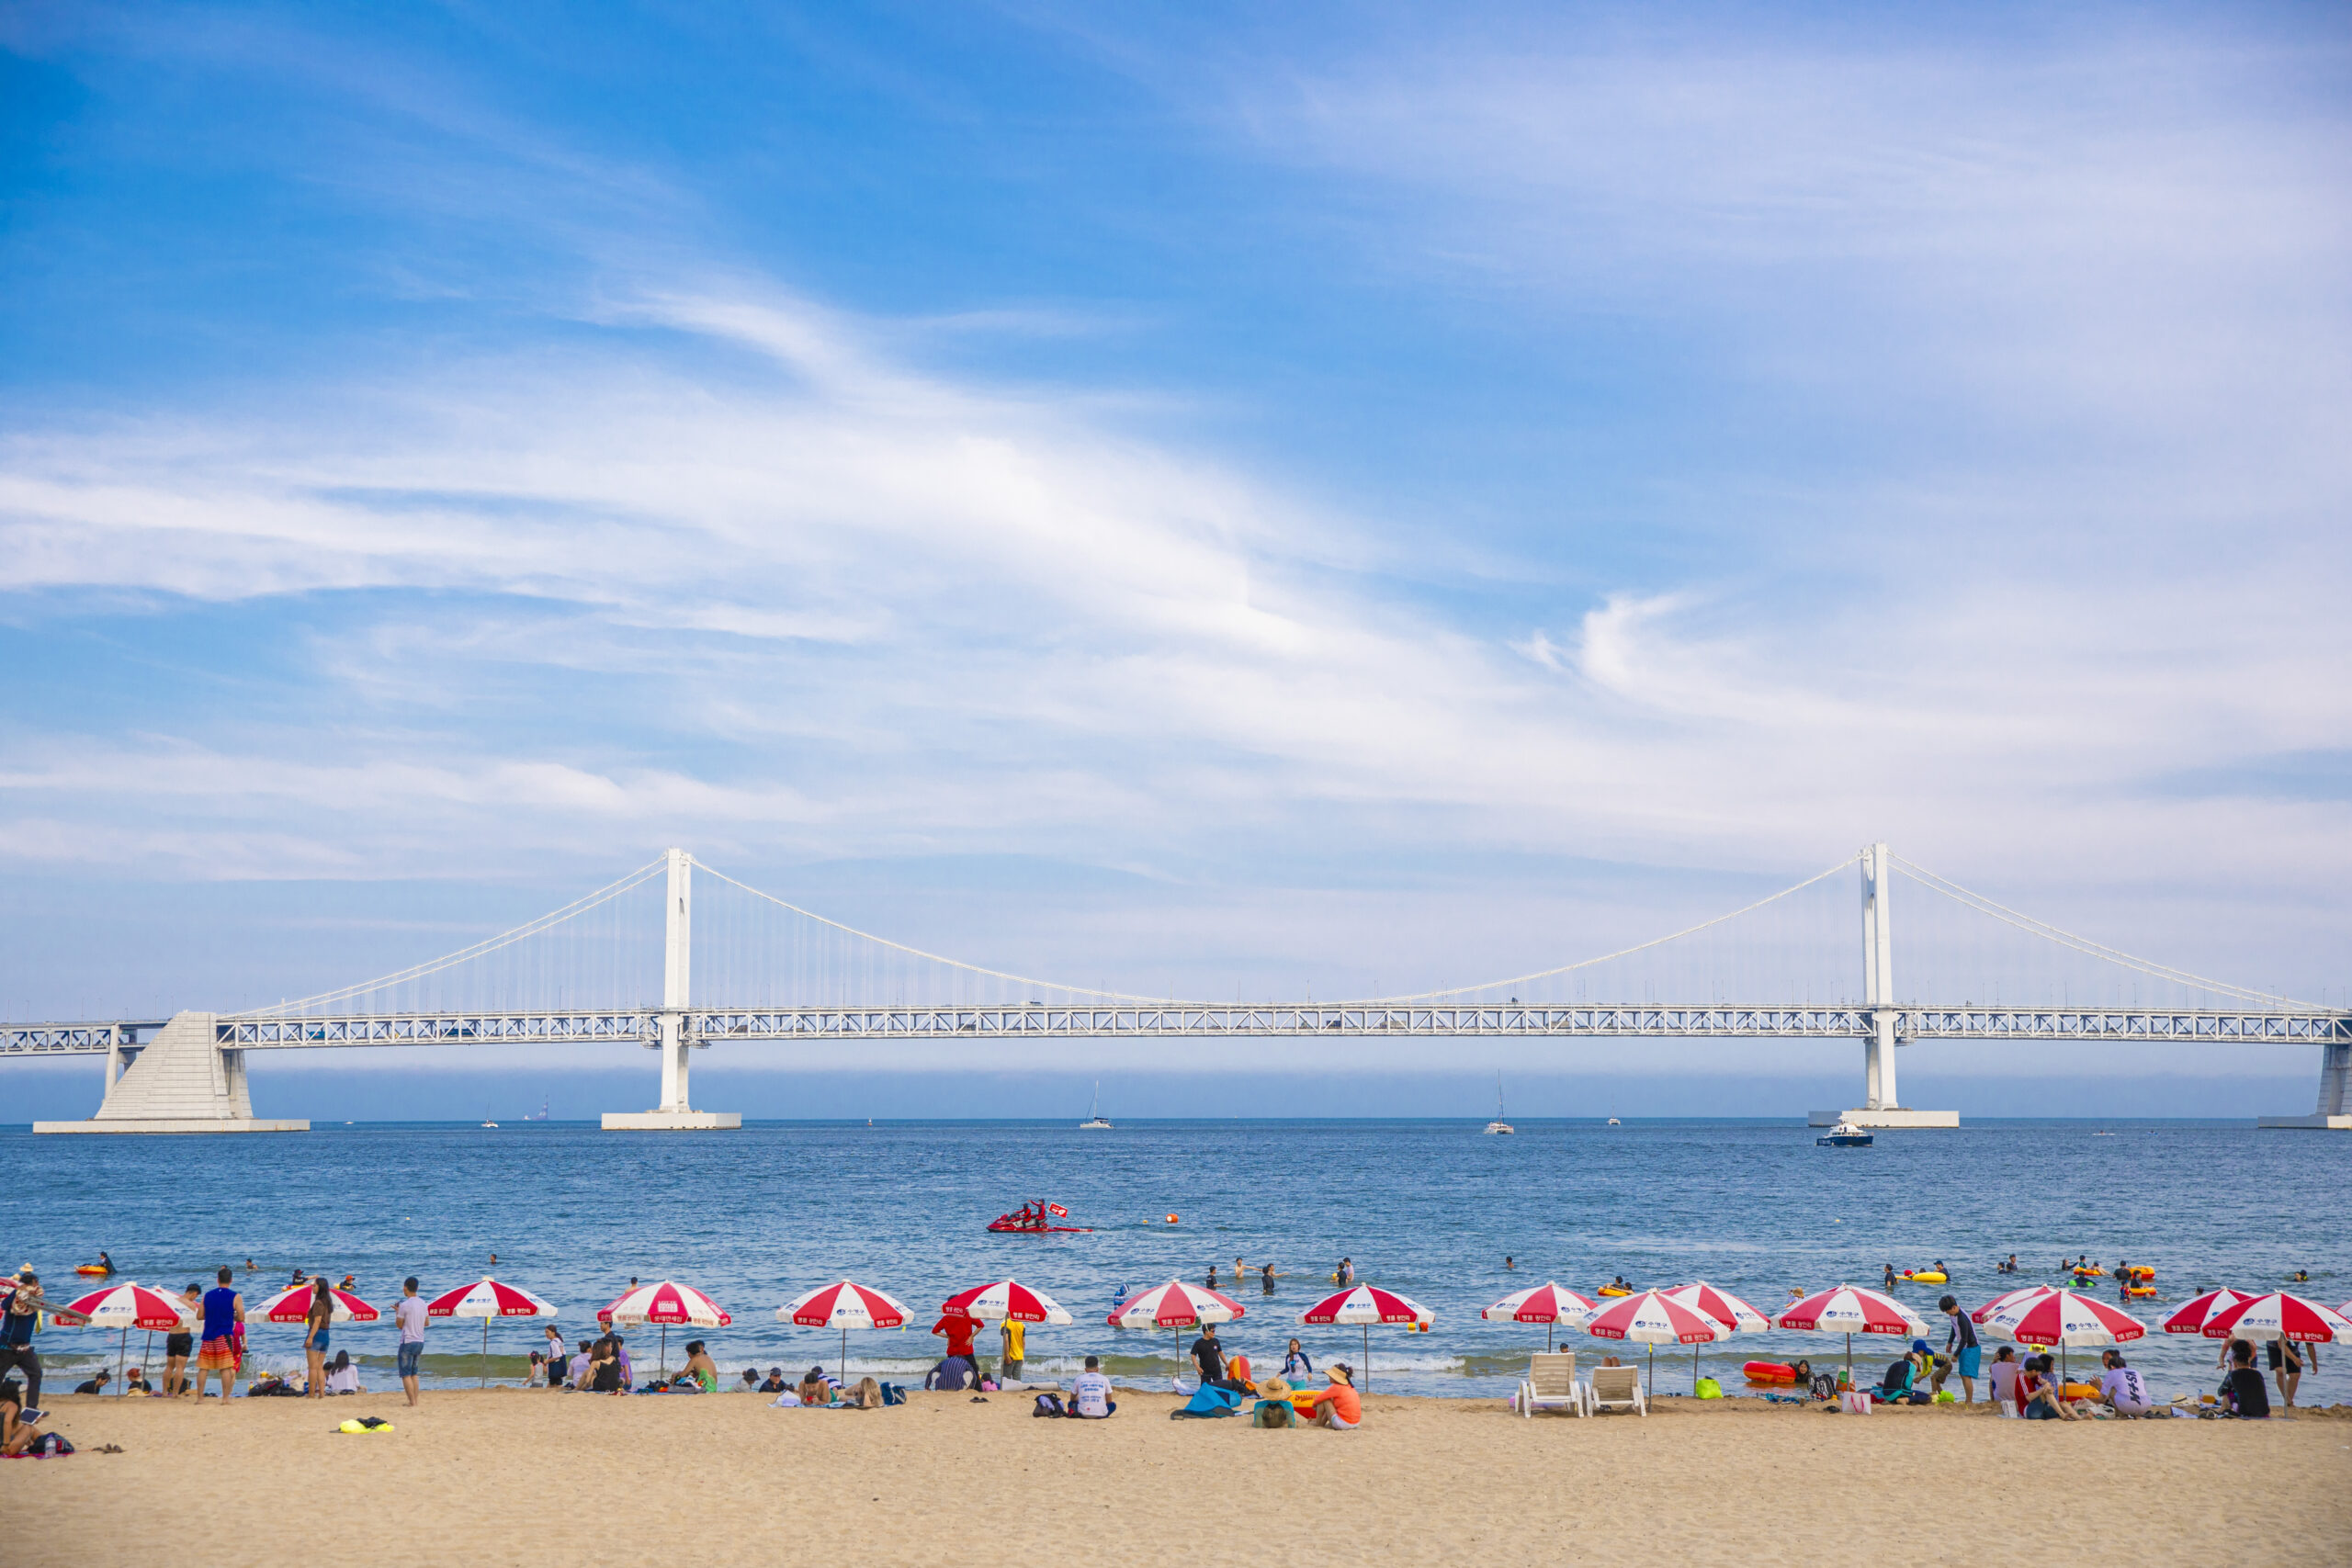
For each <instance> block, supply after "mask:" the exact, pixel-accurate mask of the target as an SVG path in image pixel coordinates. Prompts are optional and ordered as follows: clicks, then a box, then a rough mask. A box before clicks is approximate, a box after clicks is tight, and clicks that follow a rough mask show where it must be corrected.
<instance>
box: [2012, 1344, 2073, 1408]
mask: <svg viewBox="0 0 2352 1568" xmlns="http://www.w3.org/2000/svg"><path fill="white" fill-rule="evenodd" d="M2053 1368H2054V1363H2053V1362H2052V1359H2051V1358H2050V1357H2048V1356H2036V1357H2034V1358H2033V1359H2031V1360H2030V1361H2028V1362H2027V1363H2026V1364H2025V1371H2022V1372H2019V1373H2018V1404H2019V1406H2021V1409H2020V1410H2019V1414H2020V1415H2022V1416H2025V1418H2026V1419H2027V1420H2029V1421H2072V1420H2073V1419H2075V1413H2074V1412H2073V1411H2071V1410H2069V1409H2067V1408H2066V1401H2065V1399H2064V1396H2063V1395H2061V1394H2060V1393H2059V1392H2058V1379H2057V1377H2056V1375H2055V1372H2054V1371H2053Z"/></svg>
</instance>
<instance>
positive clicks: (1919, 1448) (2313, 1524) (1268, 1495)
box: [0, 1389, 2352, 1568]
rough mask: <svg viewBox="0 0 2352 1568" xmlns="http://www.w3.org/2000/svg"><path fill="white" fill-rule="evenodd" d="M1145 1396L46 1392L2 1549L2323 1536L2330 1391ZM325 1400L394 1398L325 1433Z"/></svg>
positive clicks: (1375, 1553)
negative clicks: (2157, 1408)
mask: <svg viewBox="0 0 2352 1568" xmlns="http://www.w3.org/2000/svg"><path fill="white" fill-rule="evenodd" d="M1177 1403H1178V1402H1177V1401H1176V1400H1175V1399H1173V1398H1172V1397H1170V1396H1169V1395H1165V1394H1157V1395H1155V1394H1143V1393H1132V1392H1129V1391H1122V1393H1121V1397H1120V1409H1119V1414H1118V1415H1117V1416H1114V1417H1113V1418H1112V1419H1111V1420H1109V1421H1104V1422H1077V1421H1040V1420H1035V1419H1032V1418H1031V1416H1029V1413H1028V1412H1029V1408H1030V1401H1029V1399H1028V1398H1027V1397H1026V1396H1025V1395H1022V1394H1018V1393H1011V1394H997V1395H995V1396H993V1397H991V1398H990V1400H989V1403H987V1404H972V1403H970V1402H969V1397H968V1396H967V1395H950V1394H922V1393H918V1394H915V1395H913V1396H911V1398H910V1403H909V1404H906V1405H905V1406H902V1407H899V1408H896V1409H890V1410H883V1411H871V1412H841V1411H793V1410H775V1409H771V1408H769V1407H768V1405H767V1403H766V1401H765V1400H763V1399H762V1398H760V1397H758V1396H756V1395H750V1394H734V1393H722V1394H713V1395H707V1396H704V1397H700V1398H628V1399H616V1398H611V1397H601V1398H600V1397H597V1396H594V1395H586V1394H572V1393H545V1392H529V1391H524V1390H518V1389H492V1390H488V1391H485V1392H480V1393H476V1392H470V1391H469V1392H449V1393H442V1392H435V1393H427V1394H426V1396H425V1400H424V1404H423V1405H421V1406H420V1407H419V1408H417V1409H416V1410H414V1411H410V1410H408V1409H406V1408H405V1407H404V1406H403V1405H402V1404H401V1399H400V1396H399V1395H398V1394H362V1395H357V1396H353V1397H346V1398H342V1399H334V1400H329V1401H325V1402H322V1403H319V1402H311V1401H306V1400H291V1399H286V1400H250V1401H247V1400H240V1401H237V1402H236V1403H235V1404H233V1405H232V1407H230V1408H227V1409H223V1408H221V1407H220V1404H218V1403H217V1402H214V1403H212V1404H208V1405H206V1406H204V1407H202V1408H198V1407H197V1406H195V1405H192V1404H188V1403H187V1402H185V1401H182V1402H178V1403H164V1402H161V1401H152V1400H135V1399H132V1400H115V1399H99V1398H90V1397H66V1398H59V1399H54V1400H52V1401H51V1408H52V1409H53V1410H54V1411H55V1413H56V1414H55V1416H53V1417H52V1425H53V1426H54V1427H55V1428H56V1429H57V1430H59V1431H62V1432H63V1433H65V1434H66V1435H67V1436H68V1437H70V1438H72V1439H73V1440H74V1442H75V1443H76V1444H77V1445H79V1446H80V1448H81V1450H82V1451H81V1452H80V1453H79V1454H76V1455H75V1456H74V1457H73V1458H71V1459H65V1460H56V1461H10V1462H8V1463H6V1464H5V1465H0V1528H5V1529H6V1536H7V1558H8V1560H9V1562H12V1563H17V1564H49V1563H59V1564H66V1563H71V1564H75V1565H78V1568H88V1565H90V1564H115V1563H135V1562H177V1563H187V1564H192V1565H204V1568H209V1565H212V1564H229V1563H234V1564H243V1563H253V1564H276V1563H285V1564H288V1565H293V1564H302V1565H305V1568H314V1565H315V1564H317V1563H319V1562H323V1561H342V1560H356V1561H364V1562H369V1563H419V1564H422V1563H435V1564H446V1563H452V1562H481V1563H507V1564H519V1565H526V1568H531V1565H537V1564H548V1565H549V1568H553V1565H557V1564H572V1563H628V1564H639V1563H643V1562H661V1561H672V1562H685V1563H713V1564H733V1563H739V1562H741V1563H746V1564H749V1563H763V1562H776V1561H785V1562H801V1561H812V1560H814V1559H815V1558H817V1557H818V1556H819V1555H820V1553H821V1554H827V1555H833V1556H840V1555H843V1554H850V1553H865V1552H872V1551H878V1552H880V1553H882V1554H884V1555H883V1556H881V1557H880V1558H877V1559H876V1560H877V1561H887V1562H913V1563H922V1564H926V1565H928V1564H935V1563H951V1564H952V1563H967V1562H969V1563H983V1562H985V1563H990V1564H1001V1563H1003V1562H1007V1561H1038V1560H1044V1561H1053V1562H1115V1563H1125V1562H1141V1561H1144V1559H1145V1554H1146V1553H1147V1552H1149V1553H1153V1554H1155V1555H1158V1556H1159V1557H1161V1558H1162V1559H1163V1560H1169V1561H1182V1562H1203V1563H1225V1562H1249V1563H1254V1564H1261V1565H1262V1564H1263V1563H1265V1562H1268V1561H1270V1560H1279V1559H1282V1558H1286V1557H1292V1556H1295V1555H1300V1554H1311V1555H1313V1556H1316V1557H1318V1558H1322V1559H1325V1560H1336V1559H1340V1558H1357V1559H1361V1560H1363V1561H1365V1562H1494V1563H1520V1562H1527V1563H1536V1562H1588V1561H1589V1562H1599V1561H1602V1560H1610V1561H1614V1562H1624V1561H1627V1560H1630V1559H1633V1558H1643V1559H1656V1560H1660V1561H1668V1562H1674V1561H1680V1562H1701V1563H1735V1562H1736V1563H1780V1562H1788V1563H1797V1562H1805V1563H1818V1562H1823V1561H1826V1560H1828V1559H1830V1558H1832V1557H1835V1556H1838V1555H1840V1554H1841V1553H1850V1552H1852V1551H1863V1552H1866V1553H1868V1554H1869V1555H1871V1556H1873V1557H1877V1556H1886V1557H1891V1558H1894V1559H1899V1560H1900V1561H1903V1562H1906V1563H1987V1562H1990V1563H2002V1562H2047V1561H2049V1560H2051V1559H2052V1557H2053V1556H2054V1557H2056V1558H2059V1559H2062V1560H2064V1561H2066V1562H2076V1563H2081V1562H2089V1563H2106V1562H2116V1563H2122V1562H2130V1563H2132V1564H2134V1565H2135V1568H2143V1565H2144V1564H2146V1563H2149V1562H2200V1563H2234V1562H2249V1563H2251V1562H2262V1563H2273V1564H2299V1563H2312V1564H2319V1563H2327V1564H2339V1563H2342V1562H2346V1560H2347V1559H2352V1407H2338V1408H2336V1409H2335V1410H2332V1411H2312V1412H2305V1413H2299V1416H2298V1418H2296V1419H2292V1420H2279V1421H2272V1422H2269V1423H2267V1424H2263V1425H2256V1424H2254V1423H2250V1422H2249V1423H2245V1424H2239V1423H2235V1422H2214V1421H2177V1420H2168V1421H2144V1422H2120V1421H2109V1422H2098V1423H2092V1422H2082V1423H2076V1424H2071V1425H2066V1424H2059V1423H2050V1422H2033V1423H2024V1422H2016V1421H2003V1420H1999V1419H1997V1418H1996V1417H1994V1416H1992V1414H1991V1412H1990V1410H1989V1409H1988V1408H1986V1407H1985V1406H1981V1405H1980V1406H1978V1407H1977V1408H1976V1409H1975V1410H1974V1411H1973V1412H1972V1411H1963V1410H1960V1409H1956V1408H1949V1407H1948V1408H1941V1409H1928V1410H1910V1409H1905V1410H1882V1411H1879V1412H1877V1413H1875V1414H1874V1415H1871V1416H1866V1417H1857V1416H1826V1415H1822V1414H1819V1413H1816V1412H1814V1411H1810V1410H1799V1409H1792V1408H1787V1407H1775V1406H1771V1405H1767V1404H1762V1403H1761V1402H1758V1401H1747V1400H1741V1401H1726V1402H1724V1403H1721V1404H1715V1403H1712V1402H1711V1403H1709V1404H1704V1405H1701V1404H1692V1403H1691V1402H1689V1401H1680V1400H1673V1401H1667V1402H1665V1403H1664V1404H1663V1405H1662V1407H1661V1408H1660V1409H1659V1410H1658V1411H1657V1413H1656V1414H1654V1415H1652V1416H1649V1417H1648V1418H1646V1419H1639V1418H1635V1417H1633V1416H1605V1417H1601V1418H1600V1419H1594V1420H1577V1419H1574V1418H1571V1417H1567V1416H1544V1417H1540V1418H1538V1419H1536V1420H1534V1421H1523V1420H1521V1419H1520V1418H1519V1417H1517V1416H1511V1415H1510V1414H1509V1413H1508V1412H1507V1411H1505V1410H1504V1409H1503V1407H1502V1406H1501V1405H1500V1404H1497V1403H1493V1402H1487V1401H1474V1400H1445V1399H1409V1398H1389V1397H1385V1396H1381V1395H1377V1394H1375V1395H1374V1396H1373V1397H1371V1398H1369V1399H1367V1400H1366V1402H1365V1405H1366V1416H1367V1419H1366V1423H1365V1426H1364V1427H1363V1429H1362V1430H1360V1431H1356V1432H1350V1433H1334V1432H1325V1431H1320V1430H1294V1431H1272V1430H1259V1429H1256V1428H1253V1427H1249V1426H1247V1425H1245V1424H1244V1423H1243V1422H1242V1421H1241V1420H1239V1419H1230V1420H1223V1421H1170V1420H1169V1419H1167V1414H1168V1412H1169V1411H1170V1410H1171V1409H1172V1408H1174V1407H1175V1405H1176V1404H1177ZM357 1415H377V1416H385V1417H387V1418H389V1419H390V1420H391V1421H392V1422H394V1423H395V1425H396V1428H397V1429H396V1430H395V1431H393V1432H392V1433H390V1434H389V1435H380V1436H374V1437H364V1438H363V1437H347V1436H344V1435H342V1434H340V1433H337V1432H334V1431H333V1430H332V1429H331V1428H332V1427H333V1426H334V1424H335V1423H336V1422H338V1421H340V1420H342V1419H344V1418H345V1417H346V1416H357ZM108 1442H113V1443H119V1444H120V1445H121V1446H122V1448H123V1449H124V1450H125V1451H124V1452H123V1453H121V1454H119V1455H116V1454H101V1453H98V1452H96V1450H97V1448H98V1446H99V1445H100V1444H102V1443H108ZM1896 1521H1899V1522H1896ZM2061 1521H2072V1522H2070V1523H2062V1522H2061Z"/></svg>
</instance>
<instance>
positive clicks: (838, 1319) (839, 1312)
mask: <svg viewBox="0 0 2352 1568" xmlns="http://www.w3.org/2000/svg"><path fill="white" fill-rule="evenodd" d="M775 1315H776V1319H777V1321H778V1322H781V1323H791V1324H797V1325H799V1326H801V1327H803V1328H838V1329H840V1330H841V1334H842V1382H844V1383H846V1382H849V1331H850V1330H851V1329H853V1328H900V1327H904V1326H905V1325H906V1321H907V1308H906V1304H905V1303H902V1302H900V1301H899V1299H898V1298H896V1297H895V1296H889V1295H886V1294H884V1293H883V1292H880V1291H877V1290H874V1289H873V1288H871V1287H870V1286H865V1285H861V1284H858V1283H856V1282H855V1281H854V1280H842V1281H840V1282H839V1283H837V1284H831V1285H820V1286H819V1287H818V1288H817V1289H815V1290H813V1291H811V1292H809V1293H808V1294H807V1295H805V1296H798V1297H796V1298H794V1299H793V1300H791V1301H788V1302H786V1303H784V1305H782V1306H780V1307H778V1308H776V1309H775ZM1062 1321H1063V1322H1065V1323H1067V1322H1069V1319H1068V1318H1067V1317H1065V1318H1064V1319H1063V1320H1062Z"/></svg>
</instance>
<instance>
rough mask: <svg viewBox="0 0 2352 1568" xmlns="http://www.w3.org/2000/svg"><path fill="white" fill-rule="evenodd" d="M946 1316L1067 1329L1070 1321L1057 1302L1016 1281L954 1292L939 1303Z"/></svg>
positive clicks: (983, 1321) (998, 1282) (999, 1281)
mask: <svg viewBox="0 0 2352 1568" xmlns="http://www.w3.org/2000/svg"><path fill="white" fill-rule="evenodd" d="M939 1310H940V1311H941V1312H942V1313H944V1314H946V1315H947V1316H949V1317H969V1318H977V1319H978V1320H979V1321H980V1322H982V1323H1052V1324H1059V1325H1065V1326H1067V1325H1069V1324H1070V1323H1071V1322H1073V1321H1074V1320H1073V1319H1072V1318H1071V1316H1070V1315H1069V1313H1068V1312H1066V1311H1064V1310H1063V1309H1062V1305H1061V1303H1059V1302H1057V1301H1056V1300H1054V1298H1053V1297H1051V1296H1049V1295H1046V1293H1045V1292H1042V1291H1035V1290H1032V1289H1030V1288H1029V1287H1028V1286H1027V1285H1024V1284H1023V1283H1022V1282H1021V1281H1020V1280H996V1281H995V1282H994V1283H992V1284H987V1285H974V1286H973V1287H972V1288H971V1289H970V1290H968V1291H958V1292H956V1293H955V1294H954V1295H952V1296H950V1297H948V1298H947V1299H946V1300H945V1301H944V1302H942V1303H939Z"/></svg>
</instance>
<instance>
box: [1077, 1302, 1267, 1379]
mask: <svg viewBox="0 0 2352 1568" xmlns="http://www.w3.org/2000/svg"><path fill="white" fill-rule="evenodd" d="M1248 1311H1249V1309H1248V1308H1247V1307H1244V1306H1243V1305H1242V1304H1241V1303H1239V1302H1237V1301H1235V1300H1234V1299H1233V1298H1232V1297H1231V1296H1221V1295H1219V1294H1217V1292H1215V1291H1211V1290H1205V1289H1204V1288H1203V1287H1201V1286H1199V1285H1188V1284H1186V1283H1185V1282H1184V1281H1183V1280H1169V1281H1168V1283H1166V1284H1164V1285H1154V1286H1152V1287H1151V1289H1149V1290H1148V1291H1138V1292H1136V1293H1135V1294H1134V1295H1132V1296H1129V1297H1128V1298H1127V1299H1126V1300H1125V1301H1123V1302H1121V1303H1119V1304H1118V1305H1117V1306H1114V1307H1113V1308H1112V1309H1111V1315H1110V1316H1108V1317H1106V1318H1104V1319H1103V1322H1105V1323H1107V1324H1109V1325H1111V1326H1112V1327H1114V1328H1172V1329H1176V1330H1178V1331H1180V1332H1181V1331H1182V1330H1183V1329H1187V1328H1190V1327H1192V1326H1193V1325H1195V1324H1203V1323H1231V1322H1232V1321H1233V1320H1234V1319H1235V1318H1237V1317H1241V1316H1244V1315H1246V1314H1247V1313H1248ZM1176 1364H1177V1365H1178V1366H1180V1367H1181V1366H1182V1365H1183V1364H1184V1358H1183V1355H1182V1353H1181V1351H1180V1352H1179V1354H1178V1355H1177V1357H1176ZM1177 1392H1178V1393H1182V1392H1183V1389H1182V1386H1181V1385H1179V1387H1178V1388H1177Z"/></svg>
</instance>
